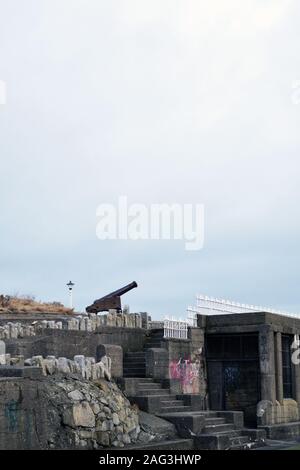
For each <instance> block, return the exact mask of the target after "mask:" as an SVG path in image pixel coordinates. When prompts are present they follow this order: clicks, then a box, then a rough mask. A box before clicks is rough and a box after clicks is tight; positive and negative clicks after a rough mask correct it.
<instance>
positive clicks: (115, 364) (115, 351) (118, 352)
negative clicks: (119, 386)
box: [96, 344, 123, 378]
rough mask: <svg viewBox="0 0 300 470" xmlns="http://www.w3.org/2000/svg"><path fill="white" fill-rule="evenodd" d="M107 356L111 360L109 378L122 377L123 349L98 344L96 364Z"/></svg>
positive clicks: (114, 345) (111, 345) (113, 345)
mask: <svg viewBox="0 0 300 470" xmlns="http://www.w3.org/2000/svg"><path fill="white" fill-rule="evenodd" d="M104 356H107V357H109V358H110V359H111V376H112V377H114V378H119V377H122V376H123V349H122V347H121V346H118V345H116V344H99V345H98V346H97V352H96V358H97V362H99V361H101V359H102V358H103V357H104Z"/></svg>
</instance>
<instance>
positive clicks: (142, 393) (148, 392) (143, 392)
mask: <svg viewBox="0 0 300 470" xmlns="http://www.w3.org/2000/svg"><path fill="white" fill-rule="evenodd" d="M169 394H170V391H169V390H167V389H164V388H162V389H159V390H139V396H143V397H147V396H150V395H158V396H166V395H169Z"/></svg>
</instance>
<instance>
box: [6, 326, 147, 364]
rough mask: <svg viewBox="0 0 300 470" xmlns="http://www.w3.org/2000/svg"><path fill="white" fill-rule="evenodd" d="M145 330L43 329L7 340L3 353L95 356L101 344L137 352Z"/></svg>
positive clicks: (27, 355) (29, 355) (141, 343)
mask: <svg viewBox="0 0 300 470" xmlns="http://www.w3.org/2000/svg"><path fill="white" fill-rule="evenodd" d="M145 336H146V330H143V329H142V328H125V327H123V328H116V327H109V326H103V327H101V328H100V329H99V330H98V331H92V332H87V331H76V330H58V329H44V330H42V331H41V332H39V334H38V335H36V336H30V337H26V338H18V339H8V340H6V341H5V343H6V352H7V353H10V354H11V355H12V356H17V355H23V356H24V357H25V358H28V357H32V356H38V355H41V356H44V357H46V356H56V357H67V358H73V357H74V356H75V355H76V354H78V351H80V354H83V355H84V356H88V357H89V356H93V357H96V356H97V347H98V346H99V345H100V344H106V345H108V344H110V345H119V346H121V347H122V348H123V351H124V352H126V351H140V350H142V349H143V347H144V342H145Z"/></svg>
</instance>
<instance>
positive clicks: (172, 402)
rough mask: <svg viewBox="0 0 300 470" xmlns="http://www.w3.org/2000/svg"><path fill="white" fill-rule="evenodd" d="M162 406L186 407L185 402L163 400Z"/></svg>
mask: <svg viewBox="0 0 300 470" xmlns="http://www.w3.org/2000/svg"><path fill="white" fill-rule="evenodd" d="M161 404H162V406H184V402H183V400H162V401H161Z"/></svg>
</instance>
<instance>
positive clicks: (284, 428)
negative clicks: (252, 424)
mask: <svg viewBox="0 0 300 470" xmlns="http://www.w3.org/2000/svg"><path fill="white" fill-rule="evenodd" d="M259 429H264V430H265V431H266V433H267V438H268V439H274V440H293V439H295V438H297V437H299V436H300V421H296V422H294V423H282V424H273V425H271V426H262V427H259Z"/></svg>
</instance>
